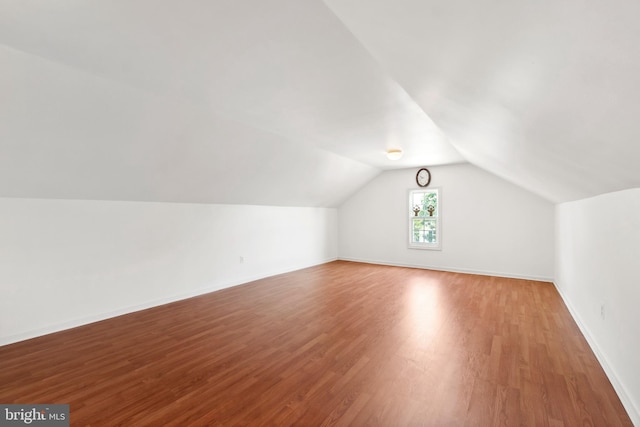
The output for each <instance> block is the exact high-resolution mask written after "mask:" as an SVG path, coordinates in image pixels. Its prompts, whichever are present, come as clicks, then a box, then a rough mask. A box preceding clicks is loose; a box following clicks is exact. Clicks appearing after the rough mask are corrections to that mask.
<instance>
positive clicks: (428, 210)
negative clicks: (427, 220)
mask: <svg viewBox="0 0 640 427" xmlns="http://www.w3.org/2000/svg"><path fill="white" fill-rule="evenodd" d="M411 211H412V212H413V213H412V216H419V217H429V216H438V193H437V192H436V191H414V192H412V193H411Z"/></svg>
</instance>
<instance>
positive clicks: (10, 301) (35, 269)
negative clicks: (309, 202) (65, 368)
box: [0, 198, 337, 345]
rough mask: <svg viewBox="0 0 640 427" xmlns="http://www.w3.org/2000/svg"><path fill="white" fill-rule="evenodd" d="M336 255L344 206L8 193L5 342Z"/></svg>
mask: <svg viewBox="0 0 640 427" xmlns="http://www.w3.org/2000/svg"><path fill="white" fill-rule="evenodd" d="M241 256H242V257H244V262H243V263H241V262H240V257H241ZM336 258H337V211H336V209H323V208H291V207H266V206H245V205H242V206H241V205H204V204H203V205H198V204H172V203H143V202H107V201H85V200H77V201H75V200H41V199H1V198H0V293H1V296H2V297H1V298H0V345H2V344H7V343H10V342H15V341H19V340H22V339H26V338H30V337H34V336H38V335H42V334H44V333H49V332H53V331H57V330H61V329H65V328H68V327H73V326H77V325H81V324H85V323H88V322H91V321H95V320H99V319H103V318H107V317H111V316H114V315H118V314H122V313H126V312H130V311H135V310H137V309H141V308H146V307H150V306H153V305H157V304H160V303H165V302H169V301H173V300H177V299H181V298H185V297H189V296H193V295H198V294H201V293H205V292H210V291H214V290H217V289H221V288H224V287H228V286H231V285H236V284H239V283H243V282H247V281H250V280H253V279H257V278H261V277H265V276H270V275H273V274H277V273H282V272H286V271H291V270H295V269H299V268H303V267H307V266H311V265H315V264H319V263H323V262H326V261H328V260H332V259H336Z"/></svg>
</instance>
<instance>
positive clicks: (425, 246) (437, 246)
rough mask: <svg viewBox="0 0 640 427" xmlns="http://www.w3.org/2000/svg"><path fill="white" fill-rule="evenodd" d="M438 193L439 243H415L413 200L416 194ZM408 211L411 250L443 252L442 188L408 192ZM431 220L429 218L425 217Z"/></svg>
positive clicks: (418, 189) (417, 189)
mask: <svg viewBox="0 0 640 427" xmlns="http://www.w3.org/2000/svg"><path fill="white" fill-rule="evenodd" d="M434 191H435V192H437V193H438V205H437V211H436V215H435V217H434V218H435V220H436V236H437V243H426V242H413V241H412V240H413V220H412V218H415V216H414V215H413V212H412V211H411V208H412V207H413V206H412V205H411V201H412V199H413V197H412V196H413V194H414V193H427V192H434ZM405 209H408V215H407V227H406V228H407V244H408V247H409V249H421V250H432V251H440V250H442V188H440V187H431V188H410V189H409V191H408V192H407V199H406V207H405ZM423 218H429V217H423Z"/></svg>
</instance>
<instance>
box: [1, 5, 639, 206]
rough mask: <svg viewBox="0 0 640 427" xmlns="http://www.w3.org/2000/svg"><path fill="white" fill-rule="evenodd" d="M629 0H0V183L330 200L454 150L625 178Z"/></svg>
mask: <svg viewBox="0 0 640 427" xmlns="http://www.w3.org/2000/svg"><path fill="white" fill-rule="evenodd" d="M637 16H640V3H638V2H635V1H630V0H629V1H627V0H614V1H613V2H595V1H584V0H581V1H578V0H568V1H566V2H555V1H550V0H540V1H525V2H507V1H503V0H475V1H471V0H465V1H462V0H451V1H447V2H441V1H438V2H436V1H431V0H393V1H391V0H326V1H324V2H323V1H320V0H267V1H264V0H245V1H238V0H215V1H201V0H200V1H194V0H183V1H176V0H173V1H168V0H135V1H113V0H96V1H91V2H87V1H80V0H58V1H55V2H54V1H50V0H0V197H2V196H4V197H42V198H72V199H106V200H140V201H174V202H196V203H247V204H270V205H290V206H337V205H338V204H339V203H340V202H341V201H342V200H344V199H345V198H346V197H348V196H349V195H350V194H352V193H353V192H354V191H355V190H357V189H358V188H359V187H361V186H362V185H364V184H365V183H366V182H367V181H368V180H370V179H371V178H372V177H374V176H375V175H377V174H378V173H380V171H382V170H384V169H391V168H405V167H415V166H422V165H427V166H429V165H443V164H450V163H458V162H464V161H468V162H471V163H473V164H475V165H477V166H479V167H481V168H484V169H486V170H488V171H490V172H492V173H495V174H496V175H499V176H501V177H503V178H505V179H507V180H509V181H511V182H513V183H515V184H518V185H520V186H522V187H523V188H525V189H527V190H530V191H532V192H534V193H537V194H539V195H541V196H542V197H545V198H546V199H548V200H550V201H552V202H561V201H566V200H574V199H579V198H584V197H589V196H592V195H596V194H600V193H604V192H609V191H615V190H620V189H625V188H631V187H638V186H640V168H639V167H638V166H639V164H640V141H639V137H640V121H638V120H635V119H636V116H637V115H638V113H640V103H639V102H638V99H640V78H639V77H638V76H640V26H638V25H637V24H636V22H635V20H636V18H637ZM389 148H401V149H402V150H403V151H404V156H403V158H402V159H401V160H399V161H397V162H392V161H389V160H388V159H386V157H385V156H384V152H385V150H387V149H389Z"/></svg>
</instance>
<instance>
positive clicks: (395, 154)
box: [387, 148, 402, 160]
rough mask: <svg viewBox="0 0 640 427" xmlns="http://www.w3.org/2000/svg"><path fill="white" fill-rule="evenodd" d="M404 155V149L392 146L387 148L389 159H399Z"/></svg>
mask: <svg viewBox="0 0 640 427" xmlns="http://www.w3.org/2000/svg"><path fill="white" fill-rule="evenodd" d="M400 157H402V150H401V149H399V148H390V149H388V150H387V159H389V160H398V159H400Z"/></svg>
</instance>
